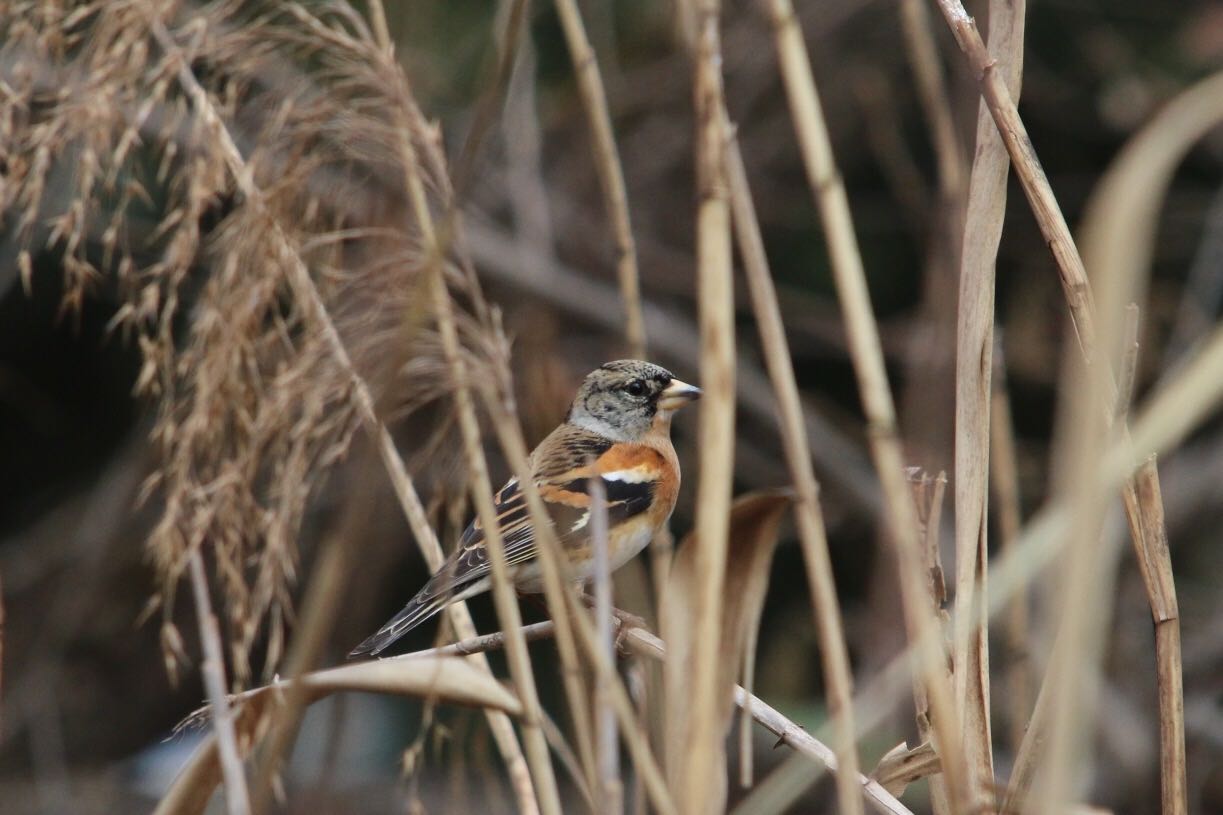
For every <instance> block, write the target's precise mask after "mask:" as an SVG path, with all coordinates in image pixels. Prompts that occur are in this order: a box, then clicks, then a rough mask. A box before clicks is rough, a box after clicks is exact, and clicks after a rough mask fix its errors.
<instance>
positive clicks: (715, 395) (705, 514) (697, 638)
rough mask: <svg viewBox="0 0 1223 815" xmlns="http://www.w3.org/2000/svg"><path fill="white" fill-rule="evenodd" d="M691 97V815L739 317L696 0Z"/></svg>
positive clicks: (712, 627) (686, 793)
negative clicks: (696, 452)
mask: <svg viewBox="0 0 1223 815" xmlns="http://www.w3.org/2000/svg"><path fill="white" fill-rule="evenodd" d="M693 10H694V12H695V13H696V15H697V17H698V21H697V44H696V60H695V75H694V79H693V93H694V98H695V110H696V127H697V136H696V177H697V201H698V209H697V224H696V252H697V258H696V259H697V287H698V304H699V310H700V327H701V366H700V370H701V387H702V388H703V389H704V396H703V398H702V400H701V405H700V428H699V431H698V444H699V447H700V451H701V461H700V473H699V475H698V482H697V493H696V505H697V506H698V507H700V511H699V512H698V513H697V518H696V537H697V539H698V540H700V542H701V545H700V548H699V549H698V550H697V552H696V559H695V563H694V578H693V581H694V595H695V602H694V603H693V604H692V606H691V607H690V608H688V609H686V613H687V614H688V615H689V616H688V620H687V624H688V626H689V627H690V628H691V630H692V631H693V638H692V653H691V658H692V662H691V664H689V665H687V666H685V668H684V670H685V671H686V672H687V674H688V676H689V677H691V682H692V686H691V692H690V695H689V696H688V698H687V700H686V701H687V704H688V706H689V711H690V712H689V713H688V715H686V716H685V717H683V718H682V719H681V720H682V721H684V722H686V723H687V724H688V726H689V727H690V731H689V732H687V733H683V734H673V736H678V740H679V741H680V742H682V743H685V744H686V745H687V749H685V750H684V751H683V752H682V754H681V755H670V754H669V755H668V756H667V769H668V774H669V777H670V779H671V783H672V790H673V794H674V796H675V798H676V800H677V802H678V803H679V804H680V806H681V807H682V808H683V810H682V811H684V812H686V813H692V815H697V813H705V812H706V811H707V807H708V806H709V805H710V803H711V802H712V801H714V800H716V798H713V797H711V796H712V795H713V794H714V792H713V790H711V786H715V785H711V784H710V779H711V778H716V777H717V774H718V773H720V772H721V768H720V767H718V766H716V762H717V760H718V757H719V755H720V754H721V750H720V747H721V744H722V740H723V738H724V737H725V734H724V733H720V732H718V729H717V728H718V723H719V722H720V721H721V716H720V715H719V700H718V696H717V676H718V664H717V663H718V656H719V643H720V642H721V641H722V632H721V624H722V596H721V592H722V585H723V573H724V572H725V569H726V559H727V544H728V540H727V534H728V531H727V530H728V526H727V525H728V523H729V515H730V501H731V479H732V476H733V466H734V465H733V457H734V436H735V398H734V394H735V345H734V336H735V322H734V321H735V315H734V289H733V285H732V282H731V223H730V203H729V200H728V192H727V184H726V142H725V139H724V137H723V113H722V111H723V109H724V108H723V97H722V75H721V43H720V36H719V32H718V26H719V11H720V9H719V4H718V2H717V0H698V2H697V3H696V4H694V7H693Z"/></svg>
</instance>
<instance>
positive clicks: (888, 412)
mask: <svg viewBox="0 0 1223 815" xmlns="http://www.w3.org/2000/svg"><path fill="white" fill-rule="evenodd" d="M769 10H770V13H771V17H772V21H773V27H774V31H775V35H776V39H777V51H778V59H779V61H780V63H781V72H782V78H783V80H784V82H785V85H786V92H787V95H788V97H789V102H790V109H791V118H792V119H793V120H794V125H795V128H796V132H797V134H798V140H799V145H800V148H801V152H802V157H803V165H804V167H805V168H806V171H807V178H808V183H809V184H810V186H811V190H812V193H813V195H814V197H815V199H816V204H817V206H818V207H819V211H820V217H821V221H822V223H823V227H824V233H825V235H826V237H827V240H828V247H829V254H830V256H831V260H832V271H833V278H834V281H835V283H836V287H837V294H838V299H839V300H840V303H841V308H842V311H843V314H844V319H845V327H846V331H847V332H848V336H849V347H850V355H851V357H852V359H853V363H854V370H855V372H856V374H857V377H858V386H859V390H860V395H861V399H862V405H863V408H864V409H865V412H866V416H867V421H868V422H869V430H870V444H871V453H872V457H873V458H874V461H875V469H876V470H877V472H878V475H879V478H880V481H881V482H882V485H883V493H884V496H885V502H886V506H887V510H888V511H887V518H888V532H889V534H890V536H891V540H892V541H893V544H894V545H895V548H896V553H897V557H898V559H899V562H900V585H901V600H902V605H903V607H904V615H905V626H906V629H907V631H908V636H909V639H910V641H911V642H914V643H917V644H918V645H919V649H918V651H917V654H916V655H917V658H918V665H919V668H920V672H921V674H922V676H923V680H924V681H925V682H926V687H927V691H928V693H929V694H930V703H931V709H932V712H933V714H934V721H933V725H934V728H935V731H936V734H937V738H936V740H935V743H936V747H937V749H938V751H939V756H940V757H941V759H942V761H943V771H944V775H945V776H946V778H947V786H948V794H949V798H950V801H951V806H952V811H954V812H960V811H966V810H967V809H968V807H969V798H968V789H967V786H966V782H965V779H964V774H963V770H964V764H963V755H962V749H961V745H960V733H959V728H958V726H957V717H956V715H955V708H954V704H953V699H952V694H951V688H950V687H949V686H948V683H947V681H946V677H945V676H944V675H943V673H942V671H941V668H940V665H941V663H942V662H943V660H944V657H943V654H942V649H941V648H938V647H937V644H938V642H939V638H938V636H937V634H936V628H937V625H938V624H937V621H936V620H935V619H934V618H933V617H932V616H931V615H930V613H929V607H928V605H927V603H926V600H925V597H924V594H925V590H924V582H925V580H924V576H923V574H922V565H921V559H922V558H921V544H920V541H919V540H918V528H917V517H916V511H915V509H914V507H913V502H912V498H911V496H910V494H909V486H908V484H907V482H906V480H905V472H904V459H903V453H902V450H901V446H900V439H899V436H898V433H897V428H896V409H895V405H894V403H893V400H892V394H891V390H890V387H889V385H888V380H887V371H886V368H885V367H884V362H883V352H882V349H881V347H880V341H879V332H878V328H877V326H876V324H875V316H874V313H873V311H872V310H871V304H870V295H869V292H868V289H867V285H866V274H865V270H864V269H863V267H862V256H861V253H860V252H859V251H858V245H857V238H856V237H855V235H854V230H853V222H852V218H851V216H850V212H849V203H848V201H847V199H846V194H845V186H844V184H843V183H842V182H841V179H840V176H839V174H838V173H837V169H836V165H835V162H834V160H833V156H832V145H831V142H830V139H829V136H828V128H827V125H826V124H825V122H824V117H823V113H822V110H821V107H820V101H819V95H818V92H817V91H816V87H815V80H814V77H813V75H812V73H811V62H810V60H809V58H808V56H807V49H806V44H805V43H804V42H803V37H802V31H801V29H800V28H799V27H798V24H797V21H796V18H795V16H794V9H793V7H792V6H791V4H790V2H789V0H771V1H770V3H769Z"/></svg>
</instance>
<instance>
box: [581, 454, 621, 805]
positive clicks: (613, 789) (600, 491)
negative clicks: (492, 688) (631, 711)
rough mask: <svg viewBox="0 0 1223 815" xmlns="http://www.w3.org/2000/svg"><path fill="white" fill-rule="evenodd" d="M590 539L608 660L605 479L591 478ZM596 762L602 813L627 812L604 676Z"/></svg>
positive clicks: (612, 654) (597, 703) (612, 644)
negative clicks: (625, 810)
mask: <svg viewBox="0 0 1223 815" xmlns="http://www.w3.org/2000/svg"><path fill="white" fill-rule="evenodd" d="M589 484H590V487H589V489H590V539H591V543H592V544H593V548H594V559H595V572H594V580H593V582H594V595H595V596H594V600H595V608H594V612H595V624H596V626H597V627H598V633H599V641H600V642H601V643H602V646H603V653H604V654H606V655H607V658H608V660H615V658H616V638H615V634H614V633H613V627H614V626H613V623H612V582H611V563H610V562H609V555H608V550H607V490H606V489H604V487H603V479H602V478H598V477H595V478H591V479H590V480H589ZM594 709H595V758H596V764H597V766H598V781H599V786H598V788H597V790H598V793H599V795H600V797H601V801H602V806H601V807H600V811H601V812H604V813H609V814H610V815H615V813H619V812H623V811H624V785H623V784H622V783H621V781H620V740H619V738H618V737H617V735H616V710H615V708H614V707H613V705H612V701H611V687H610V685H609V683H608V681H607V677H606V676H605V675H604V674H600V675H599V676H598V677H597V678H596V680H595V686H594Z"/></svg>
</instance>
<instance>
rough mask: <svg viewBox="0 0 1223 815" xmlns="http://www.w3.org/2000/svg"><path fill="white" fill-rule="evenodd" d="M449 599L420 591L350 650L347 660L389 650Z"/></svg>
mask: <svg viewBox="0 0 1223 815" xmlns="http://www.w3.org/2000/svg"><path fill="white" fill-rule="evenodd" d="M451 599H452V598H451V596H450V595H449V594H442V595H432V596H430V595H429V594H426V593H425V592H423V591H422V592H421V593H420V594H418V595H416V596H415V597H413V598H412V601H411V602H410V603H408V604H407V605H406V606H404V607H403V610H402V611H400V612H399V613H398V614H396V615H395V616H394V617H392V618H391V619H390V620H389V621H388V622H387V624H386V625H384V626H382V628H379V629H378V630H377V631H376V632H375V633H374V634H372V635H371V636H370V637H369V638H367V639H366V640H365V641H364V642H363V643H361V644H360V645H358V646H357V647H356V648H354V649H352V651H351V652H349V654H348V658H349V659H352V658H353V657H357V656H360V655H361V654H369V655H370V656H377V655H378V654H380V653H381V652H382V651H384V650H386V649H387V648H389V647H390V646H391V644H392V643H394V642H395V640H397V639H399V638H400V637H402V636H403V635H404V634H406V633H408V632H409V631H411V630H412V629H413V628H415V627H416V626H418V625H420V624H421V623H423V622H424V621H425V620H427V619H429V618H430V617H432V616H433V615H434V614H436V613H437V612H439V611H441V609H442V608H443V607H444V606H445V605H446V604H447V603H449V602H450V600H451Z"/></svg>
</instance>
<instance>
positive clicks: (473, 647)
mask: <svg viewBox="0 0 1223 815" xmlns="http://www.w3.org/2000/svg"><path fill="white" fill-rule="evenodd" d="M612 628H613V631H614V632H615V634H616V637H617V640H618V641H619V643H620V647H621V648H623V649H624V650H626V651H627V652H628V653H630V654H635V655H637V656H642V657H646V658H648V659H652V660H655V661H660V660H663V659H665V658H666V644H665V643H664V642H663V641H662V640H661V639H659V638H658V637H657V636H655V635H654V634H653V633H651V632H650V631H647V630H646V629H644V628H641V627H639V626H634V625H626V624H625V623H624V621H623V620H622V619H621V618H620V617H617V616H615V615H612ZM555 631H556V625H555V623H554V622H553V621H551V620H548V621H545V622H542V623H534V624H532V625H528V626H524V627H523V628H522V635H523V637H524V638H525V639H527V640H528V641H531V642H535V641H538V640H544V639H549V638H551V637H552V636H553V634H554V633H555ZM505 640H506V636H505V632H502V631H498V632H497V633H495V634H486V635H484V636H480V637H473V638H471V639H465V640H462V641H460V642H456V643H452V644H451V645H446V646H442V647H441V648H430V649H428V650H426V651H416V652H413V653H411V654H401V655H399V656H395V657H389V658H388V659H389V660H390V661H394V660H410V659H420V658H429V657H441V656H454V655H462V654H473V653H481V652H484V651H493V650H497V649H500V648H503V647H504V646H505ZM735 704H736V705H737V706H738V707H740V708H741V709H743V710H750V711H751V716H752V719H753V720H755V721H756V722H757V723H758V724H760V725H761V726H762V727H764V729H766V730H768V731H769V732H770V733H772V734H773V735H775V736H777V738H778V739H779V743H781V744H785V745H786V746H787V747H790V748H792V749H794V750H795V751H796V752H797V753H799V754H801V755H803V756H806V757H809V758H813V759H815V760H816V761H818V762H820V763H821V764H823V765H824V766H826V767H827V768H828V769H829V770H830V771H832V772H834V773H838V774H840V773H842V769H841V767H842V766H843V765H840V764H839V763H838V760H837V757H836V754H835V753H834V752H833V750H832V749H831V748H829V747H828V746H827V745H825V744H824V743H823V742H821V741H820V740H819V739H817V738H815V737H814V736H812V735H811V734H810V733H808V732H807V730H806V729H804V728H803V727H801V726H800V725H798V724H795V723H794V722H793V721H791V720H790V719H789V718H787V717H786V716H785V715H784V714H782V713H781V712H779V711H778V710H777V709H776V708H774V707H772V706H771V705H769V704H768V703H767V702H765V701H764V700H763V699H761V698H760V697H758V696H755V695H753V694H752V693H750V692H748V691H747V690H746V689H744V688H743V687H740V686H736V687H735ZM804 764H805V766H806V767H807V771H808V773H810V762H804ZM856 783H857V784H858V785H859V786H860V788H861V790H862V794H863V795H865V796H866V799H867V800H869V801H870V802H871V803H872V805H874V807H875V808H876V809H877V810H878V811H879V812H883V813H891V815H912V814H911V812H910V810H909V809H908V808H907V807H905V806H904V805H903V804H902V803H900V801H898V800H896V798H895V797H894V796H893V795H892V794H891V793H889V792H888V791H887V790H885V789H884V788H883V787H882V786H880V785H879V784H878V783H877V782H875V781H874V780H872V779H870V778H868V777H866V776H865V775H862V774H860V773H859V774H858V775H857V782H856Z"/></svg>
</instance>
